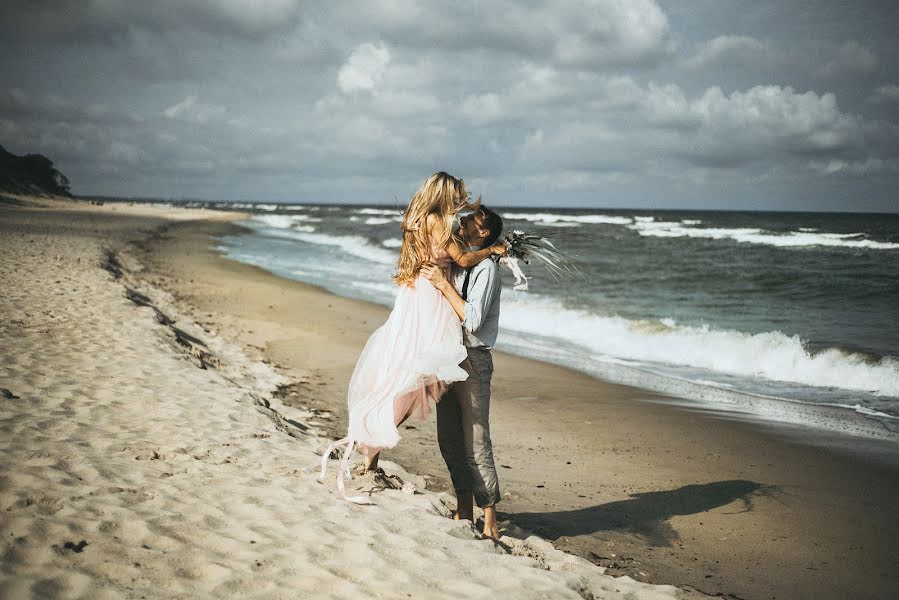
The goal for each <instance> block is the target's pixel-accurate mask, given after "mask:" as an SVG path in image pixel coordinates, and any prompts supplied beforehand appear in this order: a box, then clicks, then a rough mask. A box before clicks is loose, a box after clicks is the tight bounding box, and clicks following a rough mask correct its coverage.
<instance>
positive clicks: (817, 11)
mask: <svg viewBox="0 0 899 600" xmlns="http://www.w3.org/2000/svg"><path fill="white" fill-rule="evenodd" d="M897 7H899V3H896V2H894V1H871V0H855V1H853V2H845V1H843V0H839V1H837V0H803V1H800V0H792V1H790V0H788V1H786V2H785V1H783V0H756V1H753V2H743V1H738V0H581V1H577V2H576V1H573V0H567V1H566V0H547V1H543V2H534V1H527V0H524V1H522V0H519V1H513V0H509V1H499V0H498V1H488V0H483V1H463V2H429V3H424V2H413V1H407V0H361V1H342V2H330V1H322V2H314V1H306V2H303V1H300V0H267V1H263V0H259V1H257V2H245V1H243V0H194V1H188V0H156V1H154V2H132V1H127V0H121V1H115V0H4V2H3V3H2V8H0V28H2V36H0V145H3V146H4V147H6V148H7V149H8V150H10V151H11V152H14V153H17V154H21V153H25V152H40V153H43V154H46V155H47V156H49V157H50V158H51V159H52V160H54V162H55V163H56V164H57V166H58V168H59V169H60V170H61V171H62V172H63V173H65V174H66V175H68V176H69V177H70V179H71V180H72V182H73V190H74V191H75V192H76V193H79V194H86V195H89V194H103V195H122V196H141V197H162V198H198V199H222V200H250V201H286V202H355V203H376V204H394V203H396V202H397V201H396V200H394V198H395V197H396V198H397V199H398V200H399V202H400V203H401V204H405V202H406V201H407V200H408V197H409V196H410V194H411V193H412V192H413V191H414V189H415V188H416V187H417V186H418V185H419V184H420V183H421V181H423V180H424V178H425V177H426V176H427V175H428V174H430V173H432V172H434V171H436V170H447V171H449V172H450V173H453V174H456V175H458V176H461V177H464V178H465V180H466V182H467V183H468V185H469V188H470V189H472V191H474V193H475V194H478V193H481V194H483V195H484V197H485V200H486V201H487V202H488V203H491V204H494V205H498V206H509V205H530V206H590V207H635V208H731V209H797V210H847V211H899V62H897V57H899V53H897V41H896V39H897V38H896V35H895V32H896V30H897V28H899V8H897Z"/></svg>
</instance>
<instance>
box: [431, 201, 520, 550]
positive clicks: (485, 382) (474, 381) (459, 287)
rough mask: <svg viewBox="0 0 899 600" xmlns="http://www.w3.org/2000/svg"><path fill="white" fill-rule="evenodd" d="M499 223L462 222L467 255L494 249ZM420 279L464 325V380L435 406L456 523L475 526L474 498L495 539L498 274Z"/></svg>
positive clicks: (489, 218) (479, 214) (485, 213)
mask: <svg viewBox="0 0 899 600" xmlns="http://www.w3.org/2000/svg"><path fill="white" fill-rule="evenodd" d="M502 230H503V220H502V219H501V218H500V216H499V215H498V214H496V213H495V212H493V211H492V210H490V209H488V208H485V207H484V206H481V207H480V208H479V209H477V210H475V211H474V212H472V213H471V214H469V215H466V216H464V217H462V219H461V227H460V228H459V232H458V233H459V236H460V237H461V238H462V241H463V243H464V244H465V246H466V248H465V250H476V249H478V248H483V247H486V246H491V245H493V244H494V243H495V242H496V240H497V239H498V238H499V235H500V233H501V232H502ZM422 273H423V274H424V275H425V277H427V278H428V280H430V282H431V283H432V284H433V285H434V287H435V288H437V289H438V290H440V292H441V293H442V294H443V295H444V296H445V297H446V299H447V300H448V301H449V303H450V305H452V307H453V310H454V311H455V312H456V315H458V317H459V319H460V320H461V321H462V336H463V341H464V343H465V347H466V349H467V350H468V359H467V360H465V362H463V363H462V367H463V368H464V369H465V370H466V371H467V372H468V379H467V380H466V381H461V382H458V383H454V384H453V385H452V386H450V388H449V390H447V392H446V394H444V396H443V398H442V399H441V400H440V402H438V403H437V439H438V441H439V444H440V453H441V454H442V455H443V460H444V461H445V462H446V466H447V467H448V468H449V472H450V478H451V479H452V481H453V487H454V488H455V489H456V505H457V510H456V515H455V518H456V519H465V520H469V521H474V507H473V506H472V498H473V499H474V501H475V502H477V505H478V506H479V507H480V508H481V509H482V510H483V511H484V536H485V537H489V538H492V539H499V530H498V529H497V526H496V503H497V502H499V500H500V493H499V481H498V479H497V476H496V465H495V464H494V462H493V446H492V444H491V442H490V380H491V377H492V376H493V357H492V356H491V354H490V349H491V348H492V347H493V344H494V343H495V342H496V334H497V332H498V329H499V298H500V287H501V281H500V274H499V268H498V267H497V264H496V263H495V262H493V261H492V260H483V261H481V262H480V263H478V264H477V265H475V266H474V267H471V268H469V269H463V268H461V267H459V266H458V265H453V270H452V281H449V280H447V278H446V274H445V272H444V270H443V269H441V268H440V267H437V266H435V265H426V266H425V267H424V268H423V269H422Z"/></svg>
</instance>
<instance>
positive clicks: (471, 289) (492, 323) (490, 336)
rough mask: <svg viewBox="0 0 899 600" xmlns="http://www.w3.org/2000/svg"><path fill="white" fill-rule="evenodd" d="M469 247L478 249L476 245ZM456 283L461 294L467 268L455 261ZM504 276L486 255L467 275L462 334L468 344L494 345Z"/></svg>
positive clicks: (482, 346) (488, 347) (454, 275)
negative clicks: (466, 295)
mask: <svg viewBox="0 0 899 600" xmlns="http://www.w3.org/2000/svg"><path fill="white" fill-rule="evenodd" d="M466 250H477V248H476V247H472V248H467V249H466ZM452 275H453V285H454V286H455V287H456V291H458V292H459V294H460V295H461V294H462V284H463V283H464V282H465V269H463V268H462V267H460V266H459V265H456V264H453V273H452ZM501 289H502V277H501V276H500V273H499V266H498V265H497V264H496V263H495V262H493V261H492V260H491V259H490V258H485V259H484V260H482V261H481V262H479V263H478V264H476V265H475V266H474V267H472V269H471V276H470V277H469V279H468V299H467V300H466V301H465V319H464V320H463V321H462V338H463V342H464V344H465V346H466V347H468V348H487V349H488V350H489V349H490V348H493V345H494V344H495V343H496V336H497V334H498V333H499V299H500V292H501Z"/></svg>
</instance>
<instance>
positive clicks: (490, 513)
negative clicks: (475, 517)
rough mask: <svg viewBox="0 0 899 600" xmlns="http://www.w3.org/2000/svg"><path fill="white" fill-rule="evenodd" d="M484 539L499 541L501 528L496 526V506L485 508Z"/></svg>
mask: <svg viewBox="0 0 899 600" xmlns="http://www.w3.org/2000/svg"><path fill="white" fill-rule="evenodd" d="M483 533H484V537H486V538H490V539H491V540H497V541H499V528H498V527H497V526H496V506H485V507H484V531H483Z"/></svg>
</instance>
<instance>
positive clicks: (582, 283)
mask: <svg viewBox="0 0 899 600" xmlns="http://www.w3.org/2000/svg"><path fill="white" fill-rule="evenodd" d="M205 206H209V207H210V208H213V207H214V208H229V209H232V210H245V211H247V210H249V211H251V212H252V213H253V216H252V218H250V219H248V220H246V221H242V222H241V224H243V225H245V226H247V227H248V228H250V230H251V231H252V233H250V234H247V235H236V236H228V237H225V238H222V239H221V240H220V242H219V243H220V248H221V250H222V251H223V252H224V253H225V254H226V255H227V256H229V257H231V258H233V259H235V260H238V261H241V262H245V263H249V264H253V265H257V266H260V267H262V268H265V269H267V270H269V271H271V272H273V273H275V274H277V275H280V276H283V277H287V278H291V279H296V280H299V281H303V282H307V283H312V284H315V285H319V286H321V287H323V288H326V289H328V290H330V291H331V292H333V293H335V294H339V295H342V296H349V297H352V298H358V299H362V300H367V301H371V302H377V303H380V304H384V305H388V306H389V305H391V304H392V302H393V298H394V293H395V289H394V286H393V284H392V283H391V280H390V275H391V273H392V272H393V270H394V266H395V262H396V258H397V256H398V252H399V250H398V248H399V245H400V229H399V223H400V220H401V211H402V209H401V208H396V209H392V208H384V207H360V206H301V205H271V204H269V205H266V204H252V205H251V204H233V203H232V204H205ZM499 212H500V213H501V214H502V215H503V217H504V219H505V226H506V230H507V231H511V230H515V229H518V230H523V231H525V232H529V233H537V234H541V235H545V236H547V237H548V238H549V239H550V240H552V241H553V243H555V244H556V246H557V247H558V248H559V249H561V250H563V251H564V252H566V253H567V254H568V255H569V256H570V257H571V258H572V259H573V260H574V262H575V264H576V265H577V267H578V269H579V271H580V277H577V278H574V279H570V280H565V281H556V280H554V279H553V278H552V277H551V276H550V275H549V274H548V273H547V272H546V271H545V270H544V269H543V268H542V267H541V266H540V265H539V264H538V263H532V264H530V265H524V267H525V272H526V274H527V275H528V276H529V277H530V278H531V279H530V281H529V288H530V289H529V291H527V292H516V291H514V290H513V289H512V287H511V283H512V281H513V279H514V278H513V277H512V275H511V272H510V271H508V270H506V269H503V274H504V288H503V292H502V294H503V295H502V312H501V320H500V329H501V333H500V337H499V340H498V341H497V349H498V350H503V351H506V352H510V353H513V354H518V355H522V356H527V357H532V358H536V359H539V360H543V361H548V362H553V363H557V364H560V365H564V366H566V367H570V368H573V369H577V370H580V371H583V372H585V373H588V374H590V375H594V376H597V377H601V378H603V379H606V380H610V381H615V382H619V383H625V384H631V385H636V386H638V387H643V388H646V389H650V390H654V391H657V392H659V393H661V394H664V395H668V396H672V397H675V398H678V399H681V400H682V401H683V403H685V404H688V405H694V406H697V407H701V408H703V409H707V410H710V411H715V412H718V413H721V414H725V415H727V414H730V415H733V416H739V417H740V418H747V419H759V420H765V421H773V422H779V423H786V424H790V425H794V426H800V427H812V428H823V429H832V430H836V431H846V430H847V428H849V429H852V431H849V433H855V434H858V435H864V436H870V437H885V438H886V439H893V440H895V439H896V437H895V436H896V434H897V433H899V215H880V214H878V215H873V214H872V215H853V214H821V213H758V212H697V211H635V210H565V209H525V208H506V209H502V210H500V211H499ZM360 350H361V349H360ZM559 402H564V398H560V399H559ZM849 413H852V415H853V417H854V418H851V419H847V418H846V417H847V416H848V415H849ZM859 415H862V416H863V417H864V418H859ZM859 424H861V425H859Z"/></svg>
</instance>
